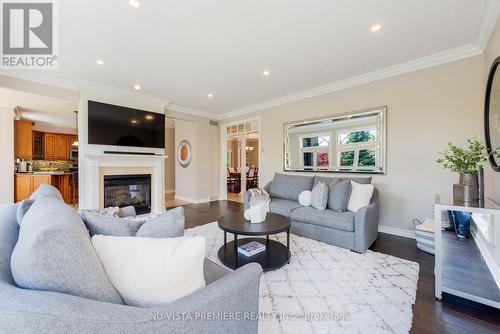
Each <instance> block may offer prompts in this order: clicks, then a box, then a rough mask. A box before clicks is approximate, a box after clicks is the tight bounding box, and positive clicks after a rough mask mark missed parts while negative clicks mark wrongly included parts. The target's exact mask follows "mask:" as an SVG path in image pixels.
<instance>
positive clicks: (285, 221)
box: [218, 212, 290, 271]
mask: <svg viewBox="0 0 500 334" xmlns="http://www.w3.org/2000/svg"><path fill="white" fill-rule="evenodd" d="M218 223H219V227H220V228H221V229H222V230H223V231H224V245H222V247H221V248H219V252H218V256H219V260H220V261H221V262H222V263H223V264H224V265H226V266H228V267H229V268H232V269H237V268H239V267H241V266H244V265H245V264H247V263H250V262H257V263H258V264H260V265H261V266H262V269H263V270H264V271H268V270H274V269H278V268H280V267H282V266H283V265H285V264H286V263H289V262H290V219H289V218H286V217H284V216H281V215H277V214H275V213H270V212H269V213H268V214H267V216H266V220H265V221H264V222H263V223H260V224H252V223H250V221H248V220H246V219H245V218H244V217H243V215H242V214H241V213H230V214H228V215H225V216H223V217H222V218H220V219H219V220H218ZM281 232H286V246H285V245H284V244H282V243H280V242H278V241H274V240H270V239H269V235H271V234H278V233H281ZM227 233H231V234H233V235H234V240H233V241H230V242H227ZM238 235H245V236H253V237H252V238H241V239H238ZM257 236H265V238H256V237H257ZM251 241H257V242H260V243H261V244H263V245H265V246H266V250H265V251H263V252H260V253H258V254H255V255H253V256H248V257H247V256H245V255H243V254H240V253H239V252H238V246H241V245H244V244H246V243H248V242H251Z"/></svg>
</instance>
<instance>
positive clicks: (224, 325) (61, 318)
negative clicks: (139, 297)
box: [0, 201, 262, 334]
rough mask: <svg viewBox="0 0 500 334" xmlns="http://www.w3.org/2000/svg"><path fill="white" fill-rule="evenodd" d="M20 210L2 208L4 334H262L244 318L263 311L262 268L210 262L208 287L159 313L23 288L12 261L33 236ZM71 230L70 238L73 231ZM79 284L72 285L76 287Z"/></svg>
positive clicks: (0, 306)
mask: <svg viewBox="0 0 500 334" xmlns="http://www.w3.org/2000/svg"><path fill="white" fill-rule="evenodd" d="M52 202H53V201H52ZM35 203H36V202H35ZM18 206H19V204H11V205H4V206H0V332H1V333H242V334H243V333H245V334H246V333H257V328H258V320H257V319H256V318H254V319H251V318H244V317H245V315H248V314H252V313H253V314H254V315H256V312H258V305H259V294H258V292H259V278H260V275H261V272H262V268H261V267H260V265H258V264H255V263H251V264H248V265H246V266H244V267H241V268H239V269H238V270H236V271H234V272H230V271H228V270H226V269H225V268H223V267H221V266H219V265H217V264H215V263H213V262H211V261H209V260H205V265H204V275H205V281H206V283H207V286H206V287H205V288H202V289H200V290H198V291H197V292H195V293H193V294H191V295H189V296H187V297H184V298H181V299H179V300H177V301H175V302H173V303H171V304H168V305H165V306H164V307H155V308H139V307H132V306H126V305H123V304H120V303H112V302H102V301H97V300H93V299H88V298H82V297H78V296H75V295H72V294H67V293H61V292H53V290H52V291H40V290H33V289H23V288H19V287H18V286H17V285H16V282H15V281H14V276H13V270H11V265H12V264H13V263H11V258H12V254H13V251H14V248H15V246H16V243H17V242H18V238H19V235H20V234H19V232H20V230H21V232H22V233H21V234H23V233H27V231H26V227H21V229H20V227H19V224H18V221H17V217H16V213H17V209H18ZM46 210H49V211H50V210H51V208H46ZM66 211H67V210H66ZM52 212H54V213H53V214H54V217H56V218H55V219H56V220H61V218H60V217H59V218H57V215H58V212H57V210H54V209H53V208H52ZM28 214H29V212H28ZM31 218H33V217H31ZM63 220H64V219H63ZM40 224H43V221H40ZM82 224H83V223H82ZM23 228H24V230H23ZM65 230H66V232H65V233H67V232H68V231H67V230H68V229H67V228H65ZM63 232H64V231H63ZM54 233H57V230H55V231H54ZM23 237H26V234H24V236H23ZM89 238H90V237H89ZM16 261H17V260H16ZM52 262H54V261H52ZM74 262H79V260H78V259H75V261H74ZM25 269H26V270H27V271H28V272H29V270H30V268H25ZM82 270H89V269H88V268H82ZM63 272H66V270H65V269H63V268H62V267H61V270H60V274H61V273H63ZM61 277H65V278H67V277H66V276H64V275H63V276H61ZM75 280H76V278H75ZM75 280H73V281H72V282H71V283H73V286H74V285H75V284H76V283H75ZM66 281H67V280H66ZM68 283H69V282H68ZM93 284H98V283H96V282H93ZM218 314H219V315H221V314H222V315H224V314H226V315H228V316H229V315H230V314H232V315H234V317H240V319H236V318H231V319H217V318H214V317H217V315H218ZM214 319H215V320H214Z"/></svg>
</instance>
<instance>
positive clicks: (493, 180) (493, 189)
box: [483, 21, 500, 203]
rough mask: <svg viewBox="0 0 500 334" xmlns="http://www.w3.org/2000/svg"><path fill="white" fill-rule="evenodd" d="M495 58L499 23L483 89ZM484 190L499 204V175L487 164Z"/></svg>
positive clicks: (487, 55)
mask: <svg viewBox="0 0 500 334" xmlns="http://www.w3.org/2000/svg"><path fill="white" fill-rule="evenodd" d="M497 57H500V21H499V22H497V26H496V29H495V31H494V33H493V35H492V36H491V39H490V42H489V44H488V47H487V48H486V50H485V58H486V61H485V76H484V83H483V87H485V88H486V81H487V80H488V73H489V71H490V67H491V64H492V63H493V61H494V60H495V59H496V58H497ZM485 190H486V191H487V193H488V194H489V195H490V196H491V197H492V198H493V199H494V200H495V201H496V202H497V203H500V173H496V172H495V171H494V170H493V169H492V168H491V166H490V165H489V164H488V166H487V167H486V168H485Z"/></svg>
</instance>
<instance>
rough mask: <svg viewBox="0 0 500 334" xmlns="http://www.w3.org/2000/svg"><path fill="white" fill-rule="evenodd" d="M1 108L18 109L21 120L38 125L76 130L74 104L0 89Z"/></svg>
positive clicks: (75, 106) (75, 105)
mask: <svg viewBox="0 0 500 334" xmlns="http://www.w3.org/2000/svg"><path fill="white" fill-rule="evenodd" d="M0 100H1V104H2V107H9V108H14V107H16V106H17V107H19V109H20V110H21V115H22V119H26V120H30V121H33V122H35V124H39V125H50V126H53V127H61V128H68V129H76V117H75V114H74V112H73V111H74V110H76V109H77V104H76V102H73V101H68V100H62V99H57V98H53V97H48V96H42V95H37V94H30V93H25V92H21V91H17V90H11V89H5V88H0Z"/></svg>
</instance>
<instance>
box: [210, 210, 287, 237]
mask: <svg viewBox="0 0 500 334" xmlns="http://www.w3.org/2000/svg"><path fill="white" fill-rule="evenodd" d="M218 224H219V227H220V228H221V229H222V230H223V231H225V232H228V233H233V234H241V235H270V234H277V233H281V232H285V231H286V230H287V229H288V228H289V227H290V219H289V218H287V217H284V216H281V215H278V214H275V213H271V212H268V213H267V216H266V220H265V221H264V222H263V223H259V224H252V223H250V221H249V220H246V219H245V217H243V215H242V214H241V213H239V212H238V213H230V214H227V215H225V216H223V217H221V218H220V219H219V220H218Z"/></svg>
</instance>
